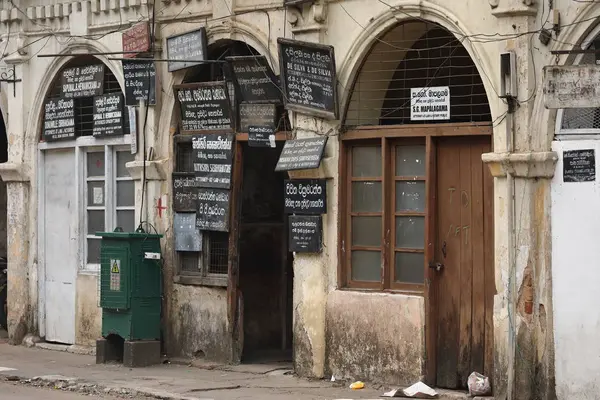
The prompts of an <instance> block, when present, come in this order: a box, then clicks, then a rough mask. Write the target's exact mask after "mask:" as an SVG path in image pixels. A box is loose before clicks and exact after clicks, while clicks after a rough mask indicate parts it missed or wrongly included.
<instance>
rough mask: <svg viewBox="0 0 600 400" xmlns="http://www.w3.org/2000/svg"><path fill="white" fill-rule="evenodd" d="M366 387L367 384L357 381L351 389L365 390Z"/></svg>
mask: <svg viewBox="0 0 600 400" xmlns="http://www.w3.org/2000/svg"><path fill="white" fill-rule="evenodd" d="M364 387H365V384H364V383H363V382H361V381H356V382H354V383H353V384H351V385H350V389H352V390H358V389H363V388H364Z"/></svg>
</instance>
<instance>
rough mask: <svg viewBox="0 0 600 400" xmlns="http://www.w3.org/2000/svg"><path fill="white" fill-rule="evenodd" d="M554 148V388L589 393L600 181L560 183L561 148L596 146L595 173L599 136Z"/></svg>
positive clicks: (595, 367) (598, 350) (598, 368)
mask: <svg viewBox="0 0 600 400" xmlns="http://www.w3.org/2000/svg"><path fill="white" fill-rule="evenodd" d="M553 149H554V150H555V151H557V152H558V154H559V161H558V164H557V167H556V174H555V175H554V179H553V180H552V209H551V218H552V261H553V268H552V281H553V284H552V285H553V297H554V335H555V339H554V344H555V346H556V347H555V348H556V360H555V364H556V392H557V396H558V398H559V399H560V400H562V399H565V400H566V399H588V398H589V399H591V398H596V397H597V396H598V392H600V381H598V379H597V377H598V376H599V375H600V363H599V362H598V357H597V355H598V354H600V342H598V332H599V329H600V309H599V308H598V307H596V306H595V305H596V304H597V303H598V294H597V292H598V286H597V283H598V281H599V280H600V269H598V250H597V249H598V237H599V236H600V182H598V180H597V179H596V181H594V182H581V183H564V182H563V164H562V152H563V151H564V150H574V149H594V150H595V152H596V174H598V171H599V169H598V168H599V167H600V163H599V157H598V154H599V151H600V142H599V141H596V140H577V141H560V142H559V141H556V142H554V143H553Z"/></svg>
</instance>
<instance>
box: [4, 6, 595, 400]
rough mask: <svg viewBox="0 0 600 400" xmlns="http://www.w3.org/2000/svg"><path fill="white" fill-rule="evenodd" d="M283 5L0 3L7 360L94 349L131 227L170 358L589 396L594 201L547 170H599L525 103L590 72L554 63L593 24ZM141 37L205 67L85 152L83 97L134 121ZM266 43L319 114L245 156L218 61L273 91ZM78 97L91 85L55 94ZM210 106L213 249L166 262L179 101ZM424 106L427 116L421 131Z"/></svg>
mask: <svg viewBox="0 0 600 400" xmlns="http://www.w3.org/2000/svg"><path fill="white" fill-rule="evenodd" d="M283 3H284V2H283V1H282V0H186V1H163V2H160V3H157V4H155V5H154V7H153V5H152V3H150V2H147V1H146V0H122V1H112V0H111V1H109V0H94V1H76V2H70V3H55V2H44V1H43V0H39V2H38V3H35V4H34V3H30V2H23V1H19V2H17V1H14V2H3V3H2V9H1V10H0V24H1V27H2V32H3V36H2V42H0V47H1V46H4V51H3V56H2V63H3V64H4V65H3V66H2V67H3V68H6V70H7V71H14V76H13V77H12V78H11V79H12V80H15V79H16V80H19V81H17V82H9V81H10V80H11V79H6V81H7V82H3V83H2V84H1V85H2V86H1V89H2V90H1V91H0V109H1V110H2V116H3V117H4V121H5V125H6V132H7V134H6V137H7V143H8V161H7V162H6V163H3V164H0V175H1V177H2V181H3V182H4V183H5V185H6V192H7V202H6V203H7V206H6V207H7V224H6V225H7V253H8V278H9V286H8V305H9V307H8V310H9V312H8V325H9V326H8V327H9V336H10V338H11V340H12V341H13V342H14V343H20V342H21V341H22V339H23V338H24V336H25V335H27V334H34V335H38V336H40V337H41V338H43V339H45V340H46V341H52V342H59V343H65V344H74V345H82V346H92V345H93V344H94V342H95V340H96V339H97V338H98V337H99V336H100V334H101V330H100V328H101V315H102V314H101V309H100V308H99V306H98V304H99V300H98V290H99V289H98V269H99V263H100V252H99V243H100V242H99V239H98V238H97V236H96V235H95V232H98V231H102V230H107V231H110V230H114V229H115V228H116V227H122V228H124V230H134V229H136V228H138V226H141V227H142V228H144V229H146V230H154V229H156V231H157V232H159V233H161V234H164V238H163V239H162V252H163V253H162V257H163V275H164V278H163V287H164V300H163V311H162V312H163V316H162V320H163V326H162V329H163V344H164V351H165V353H167V354H169V355H173V356H183V357H197V358H199V357H203V358H207V359H211V360H216V361H222V362H232V363H237V362H252V361H253V360H255V359H256V357H257V355H259V354H260V355H263V356H264V355H265V354H269V355H270V356H272V357H274V358H281V357H289V358H291V359H293V362H294V366H295V370H296V372H298V373H299V374H300V375H302V376H313V377H325V376H330V375H334V376H335V377H336V378H338V379H339V378H343V379H362V380H367V381H380V382H386V383H394V384H411V383H414V382H416V381H417V380H419V379H423V380H425V381H426V382H427V383H429V384H431V385H434V386H439V387H446V388H462V387H464V386H465V384H466V379H467V377H468V375H469V374H470V373H471V372H473V371H477V372H480V373H484V374H486V375H488V376H490V377H492V381H493V390H494V395H495V396H496V398H512V399H521V398H522V399H531V398H541V399H552V398H557V397H558V398H561V399H562V398H564V399H566V398H571V397H577V398H579V397H581V398H583V397H585V395H588V394H590V393H595V392H596V385H597V383H595V381H594V380H593V379H592V378H590V377H591V376H593V375H594V374H595V373H596V371H598V369H600V364H599V363H597V362H595V361H594V360H592V359H589V358H587V359H586V357H583V356H584V355H585V354H583V352H585V353H589V352H590V350H591V349H593V348H595V347H596V345H595V341H594V340H593V339H594V333H595V330H596V325H597V324H596V322H595V321H596V320H597V318H596V316H595V315H596V314H597V313H596V312H594V311H593V310H590V309H589V308H587V307H586V305H588V304H591V305H593V304H594V303H593V302H592V301H593V299H592V298H591V296H592V293H593V291H590V292H587V291H586V290H584V289H585V288H588V287H589V288H590V289H592V286H591V285H593V282H594V279H593V274H595V272H593V268H589V267H588V265H589V260H590V259H592V257H593V255H592V253H591V252H592V251H593V250H591V249H593V248H594V247H593V246H587V240H591V239H588V238H593V237H594V233H595V231H596V228H595V226H594V224H593V218H589V215H596V214H597V212H596V211H595V205H594V203H593V201H592V200H590V199H592V198H593V196H595V194H596V191H595V189H594V188H595V186H594V184H593V183H589V184H585V185H584V186H581V188H583V189H579V188H578V187H575V188H573V187H572V186H569V185H568V184H564V183H563V179H562V172H561V174H555V171H558V170H559V169H561V168H562V153H563V151H565V150H570V149H589V148H594V149H595V148H596V147H597V145H596V142H595V141H594V139H595V136H594V135H595V134H597V132H596V131H595V130H597V127H596V120H595V118H594V113H595V112H596V111H595V109H591V110H587V111H586V110H579V112H578V111H572V110H568V111H562V110H559V111H556V110H550V109H547V108H546V107H545V106H544V100H543V99H544V94H543V89H542V86H543V85H542V79H543V67H544V66H545V65H571V64H574V63H593V61H594V59H593V58H592V59H591V61H590V59H589V55H586V56H582V55H574V54H573V53H569V51H570V50H572V49H573V48H584V49H587V48H590V46H594V43H595V42H594V38H595V37H596V36H597V29H596V28H597V23H598V20H597V18H596V17H597V15H598V11H599V10H600V6H599V5H598V4H595V3H593V2H589V3H584V2H582V3H568V4H566V3H565V4H563V2H551V3H554V4H548V2H543V1H540V2H534V1H527V0H490V1H488V2H482V1H464V2H460V4H454V3H453V4H452V5H450V4H448V2H446V1H442V0H435V1H434V0H432V1H412V0H389V1H387V0H386V1H375V0H347V1H346V0H345V1H325V0H318V1H314V2H310V1H308V2H296V4H292V5H284V4H283ZM474 16H477V17H476V18H475V17H474ZM558 16H559V17H560V18H559V17H558ZM143 22H149V26H150V32H151V33H153V34H152V35H150V37H151V38H152V40H151V43H150V45H151V46H150V47H151V49H154V50H155V53H154V58H155V59H156V60H161V59H162V60H166V59H168V58H169V54H168V53H167V48H168V44H167V39H168V38H172V37H175V36H176V35H180V34H185V33H187V32H192V31H197V30H199V29H200V28H204V30H205V37H206V49H205V54H204V57H205V59H206V60H210V62H207V63H203V64H200V65H192V66H187V67H185V68H179V69H176V70H173V69H171V68H169V67H168V63H167V62H163V61H157V62H155V63H154V68H155V74H156V81H155V83H156V89H155V101H153V102H150V104H143V105H141V106H139V107H134V108H133V110H134V113H132V114H131V117H132V118H133V117H135V118H136V122H137V124H136V125H137V126H136V130H137V135H135V134H133V135H132V134H131V131H130V126H131V125H130V123H129V118H130V114H129V113H128V112H125V111H123V114H124V116H123V119H124V121H125V123H124V124H123V125H122V130H120V131H118V132H116V133H115V132H113V133H115V134H114V135H96V136H95V135H94V132H95V131H94V129H95V128H94V126H95V125H94V113H96V111H94V107H96V108H98V107H100V105H99V104H100V103H97V100H96V99H97V98H103V99H112V100H110V101H115V102H118V101H121V102H124V101H126V100H124V99H126V97H127V90H128V88H127V86H126V83H125V81H126V78H125V75H126V72H124V65H125V62H122V61H123V60H121V59H122V58H125V57H124V56H125V55H127V54H124V53H123V51H124V49H123V32H124V31H125V30H127V29H130V28H131V27H132V26H136V25H137V24H140V23H143ZM543 28H544V29H543ZM546 28H547V31H546V30H545V29H546ZM548 36H549V37H550V40H549V42H548V43H547V44H544V43H543V42H544V41H545V40H544V41H542V40H541V39H540V38H547V37H548ZM278 38H288V39H294V40H298V41H303V42H309V43H314V44H323V45H327V46H332V48H333V50H334V54H335V66H336V68H335V75H336V76H335V80H336V82H337V90H336V96H335V97H336V107H337V110H336V112H335V113H333V115H331V116H329V117H327V118H324V117H322V116H315V115H314V114H311V113H310V112H300V111H289V110H286V111H284V110H283V109H277V110H276V112H277V116H278V118H277V124H276V126H275V128H276V129H275V130H276V132H275V133H274V135H273V143H272V147H271V146H269V147H265V148H257V147H252V146H249V145H248V132H247V129H244V127H242V126H241V125H240V124H239V121H237V119H238V118H239V115H240V113H242V105H240V104H241V103H239V102H237V101H236V100H235V97H236V93H237V92H235V90H234V89H231V85H227V83H228V82H229V81H230V79H229V75H228V71H227V69H226V67H225V64H224V63H222V62H221V61H223V60H225V59H226V58H227V57H248V56H254V57H258V56H264V59H266V60H267V62H268V64H269V66H270V68H271V69H272V70H273V71H274V72H275V74H276V75H280V67H281V65H280V60H281V58H280V57H281V54H279V51H278ZM592 48H594V47H592ZM552 50H562V51H563V53H565V54H562V53H561V54H556V52H555V53H553V52H552ZM567 53H569V54H567ZM502 54H508V56H507V55H504V56H502ZM585 57H588V58H585ZM511 60H512V62H511ZM75 71H76V72H75ZM77 74H87V75H89V76H94V77H95V80H94V81H95V82H101V83H102V84H101V85H96V86H94V85H92V86H85V87H83V86H81V85H79V86H78V85H77V84H76V81H71V83H73V82H75V84H73V85H72V86H68V85H69V81H68V79H67V78H68V77H70V76H77ZM207 82H208V83H210V82H225V83H224V85H225V86H224V87H226V88H227V90H228V96H227V97H228V98H229V101H230V102H231V110H232V116H231V119H234V120H235V122H234V123H233V124H232V125H231V126H232V128H229V129H226V130H225V131H226V132H221V131H222V129H215V132H217V131H218V132H217V133H219V134H224V135H226V134H234V138H235V139H234V140H233V142H234V143H233V148H234V151H233V154H234V156H233V160H232V174H231V191H230V192H229V193H230V195H231V201H230V204H231V208H230V210H229V212H230V214H231V218H230V220H228V223H229V224H230V226H229V230H228V232H216V231H211V232H205V233H203V236H202V244H201V245H199V246H200V247H198V248H196V251H185V252H184V251H178V245H177V244H176V240H175V239H176V238H175V232H176V231H177V228H176V226H175V225H176V222H175V221H176V218H180V217H181V216H177V214H178V213H180V212H181V211H180V210H176V208H177V207H176V206H175V202H176V201H179V200H180V199H179V200H178V199H177V198H176V196H175V194H176V191H177V190H176V189H174V188H175V185H176V182H185V179H186V177H188V176H193V174H194V166H193V157H194V155H193V154H194V134H189V132H186V130H189V129H185V125H184V124H183V123H182V113H181V110H182V109H183V108H184V107H183V106H182V99H183V97H178V95H177V93H179V91H181V90H184V89H186V88H194V87H199V86H198V85H205V84H206V83H207ZM211 84H212V83H211ZM69 91H70V94H69V95H68V96H66V95H65V94H66V93H69ZM422 96H426V97H427V98H430V99H438V100H439V101H438V104H439V105H438V106H434V107H433V108H429V109H427V108H426V109H421V110H419V109H418V106H417V108H416V109H415V108H413V106H414V105H415V104H416V103H414V98H415V97H417V98H418V97H422ZM116 99H120V100H116ZM105 101H108V100H105ZM147 103H148V102H147ZM153 103H154V104H153ZM102 104H105V103H102ZM119 104H120V106H123V104H122V103H119ZM61 107H64V109H61ZM66 109H68V110H70V111H71V112H72V113H73V124H72V125H70V126H66V128H67V129H66V130H65V131H64V132H67V133H65V135H66V136H65V137H62V138H60V139H61V140H52V139H53V138H52V135H53V134H55V135H58V134H59V133H56V132H55V131H54V133H52V132H53V131H51V130H52V129H53V128H55V125H53V124H48V121H49V120H51V118H50V117H48V115H51V113H53V112H57V113H58V112H60V111H61V110H63V111H64V110H66ZM122 110H126V109H125V108H124V106H123V108H122ZM250 113H252V111H250ZM61 115H62V116H63V117H64V115H66V114H61ZM184 115H185V114H184ZM55 119H60V115H59V114H56V118H55ZM233 127H235V128H233ZM63 128H65V126H63ZM192 130H193V129H192ZM69 132H71V133H69ZM215 132H204V133H215ZM71 134H72V136H69V135H71ZM197 134H198V133H197V132H196V133H195V135H197ZM324 136H327V145H326V147H325V151H324V155H323V158H322V160H321V162H320V165H319V167H318V168H315V169H306V170H300V171H290V172H276V171H275V165H276V164H277V161H278V158H279V154H280V151H281V148H282V147H283V144H284V142H285V141H286V140H290V139H302V138H310V137H324ZM54 139H56V138H54ZM582 139H585V140H582ZM132 141H133V142H134V143H133V144H132ZM136 146H137V151H132V150H131V149H132V147H133V148H135V147H136ZM144 160H145V161H144ZM557 165H558V167H557ZM190 174H191V175H190ZM300 178H310V179H325V180H326V182H327V183H326V188H327V201H326V203H327V204H326V213H325V214H323V216H322V224H323V238H322V239H323V240H322V250H321V251H320V252H317V253H302V252H295V253H291V252H289V251H288V243H287V233H286V232H287V230H288V227H287V216H286V215H285V213H284V210H283V208H284V206H283V196H284V185H285V180H286V179H292V180H293V179H300ZM177 184H178V185H179V183H177ZM579 190H581V191H580V192H579V193H580V195H579V197H578V198H577V200H575V199H574V194H575V191H579ZM576 202H577V203H576ZM588 210H589V211H588ZM178 221H179V220H178ZM0 226H1V224H0ZM580 229H581V231H582V234H581V235H573V234H572V232H573V231H578V230H580ZM584 237H585V239H584ZM584 243H586V245H585V246H584ZM590 245H591V242H590ZM574 248H575V249H579V250H581V251H579V250H577V251H574V250H573V249H574ZM584 248H585V249H584ZM574 253H576V254H574ZM584 260H585V261H584ZM586 261H587V262H586ZM584 265H585V267H584ZM582 289H583V290H582ZM588 297H589V299H588ZM592 308H594V307H592ZM584 310H585V311H584ZM582 344H583V345H582ZM576 354H581V355H582V357H581V358H579V357H577V358H576V357H575V355H576Z"/></svg>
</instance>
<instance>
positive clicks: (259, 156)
mask: <svg viewBox="0 0 600 400" xmlns="http://www.w3.org/2000/svg"><path fill="white" fill-rule="evenodd" d="M248 56H260V54H259V53H258V51H256V50H255V49H254V48H252V47H251V46H250V45H249V44H247V43H245V42H242V41H237V40H219V41H217V42H215V43H213V44H211V45H210V46H208V59H209V60H211V61H216V62H212V63H209V64H204V65H200V66H196V67H192V68H189V69H188V70H187V71H186V74H185V77H184V80H183V83H182V86H180V87H183V85H186V86H185V87H187V88H196V87H198V85H201V84H203V83H206V82H223V81H224V82H226V84H227V86H228V89H229V90H228V92H229V99H230V105H231V117H232V118H233V123H232V127H231V128H230V127H226V129H220V130H218V129H213V130H209V129H202V130H200V131H194V132H191V131H188V132H185V131H184V130H183V129H180V131H178V132H177V134H176V135H175V137H174V154H175V157H174V160H175V165H174V173H175V174H174V176H189V177H193V176H194V169H193V157H194V151H193V148H192V141H193V138H194V137H195V136H199V135H200V136H201V135H213V134H225V135H227V134H232V135H233V134H234V133H235V139H234V151H233V168H232V176H231V197H230V198H231V202H230V211H229V212H230V214H231V217H230V226H229V229H228V231H226V232H225V231H214V230H202V231H201V237H202V248H201V249H200V251H176V260H177V261H176V263H177V269H178V271H177V274H178V275H179V278H178V279H179V282H181V283H184V282H186V283H188V284H193V285H197V286H205V287H212V288H213V289H214V291H211V293H215V292H216V293H218V294H219V295H220V294H222V293H223V292H226V293H227V296H225V298H226V299H227V300H228V307H227V317H228V319H229V321H228V323H229V324H230V327H232V328H231V330H232V331H233V332H229V333H230V334H231V335H232V348H233V351H232V352H231V353H230V354H233V357H232V358H233V361H234V362H236V363H237V362H240V361H242V362H255V361H257V358H260V359H261V361H264V360H266V359H268V360H269V361H283V360H285V361H289V360H291V349H292V287H293V270H292V264H291V257H289V254H288V252H287V250H286V241H285V238H286V225H285V223H284V214H283V185H284V179H286V178H287V174H285V173H278V172H275V165H276V163H277V159H278V157H279V154H280V151H281V148H282V147H283V140H282V139H284V137H285V135H284V134H283V133H281V132H283V131H285V130H286V129H287V128H288V127H289V123H288V121H287V117H286V115H285V113H284V111H283V108H282V106H279V107H277V106H274V105H273V108H274V117H273V123H274V124H275V131H276V134H275V141H276V143H275V145H274V146H272V147H251V146H249V145H248V135H247V129H246V126H245V123H244V120H243V118H242V117H240V118H239V120H238V116H240V115H245V113H246V112H247V111H246V110H247V109H248V108H247V107H248V104H246V103H244V102H241V101H239V100H238V98H237V97H238V92H237V91H236V88H235V85H234V84H233V82H232V74H231V72H232V71H231V70H230V69H229V68H230V65H231V64H229V63H226V62H219V61H225V60H226V59H227V58H228V57H248ZM177 88H178V87H176V90H178V89H177ZM250 106H251V107H250V108H251V109H259V108H260V106H261V104H252V105H250ZM265 106H267V107H268V106H269V104H266V105H265ZM174 211H175V213H180V214H190V215H192V214H194V215H195V214H196V213H195V211H194V212H192V211H193V210H174ZM178 290H182V291H183V290H187V289H183V288H181V289H178ZM206 300H208V301H209V302H212V301H213V299H212V298H210V296H209V295H208V293H207V294H206ZM200 301H202V299H200ZM192 307H198V306H197V305H193V306H192ZM179 323H182V322H179ZM184 329H187V328H186V327H185V326H181V327H179V328H177V329H176V330H184ZM213 329H214V328H213V327H210V326H204V327H202V328H200V330H202V331H203V332H210V331H212V330H213ZM218 346H222V344H218V345H217V344H214V343H211V342H210V341H206V342H204V343H202V348H201V349H199V350H201V351H196V353H197V354H205V355H207V356H208V357H211V355H212V354H214V352H215V350H214V347H218Z"/></svg>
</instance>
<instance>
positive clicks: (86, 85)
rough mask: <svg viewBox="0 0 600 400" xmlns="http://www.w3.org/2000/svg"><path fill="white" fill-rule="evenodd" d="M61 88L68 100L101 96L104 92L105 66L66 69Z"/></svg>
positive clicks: (63, 73)
mask: <svg viewBox="0 0 600 400" xmlns="http://www.w3.org/2000/svg"><path fill="white" fill-rule="evenodd" d="M60 88H61V93H62V96H63V97H66V98H74V97H92V96H98V95H101V94H102V93H103V91H104V64H96V65H87V66H85V67H73V68H68V69H65V70H64V71H63V72H62V76H61V81H60Z"/></svg>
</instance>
